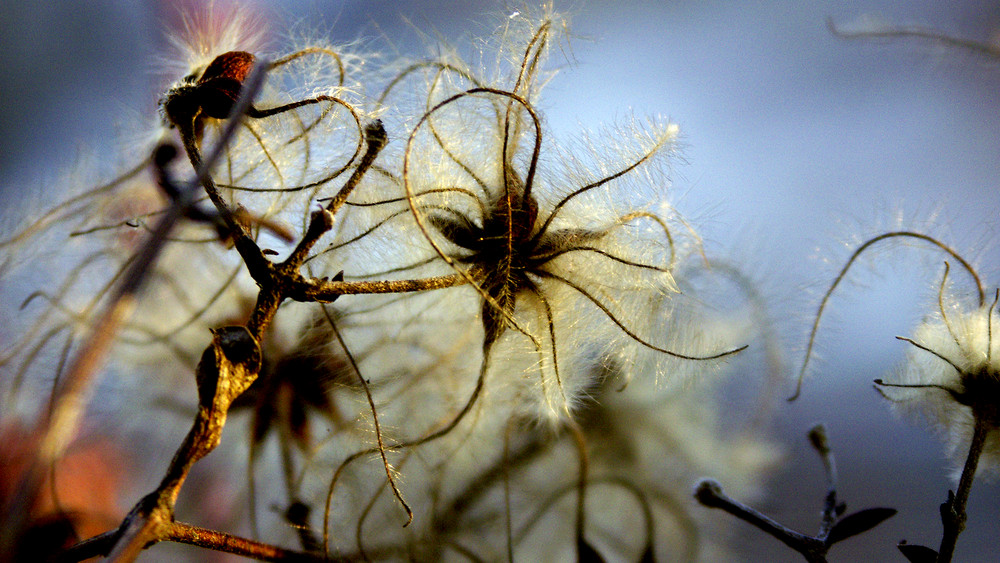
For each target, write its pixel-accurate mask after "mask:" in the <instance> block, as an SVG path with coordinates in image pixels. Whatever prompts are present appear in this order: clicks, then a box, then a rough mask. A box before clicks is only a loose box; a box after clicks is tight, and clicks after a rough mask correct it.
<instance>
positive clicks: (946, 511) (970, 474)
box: [937, 413, 990, 563]
mask: <svg viewBox="0 0 1000 563" xmlns="http://www.w3.org/2000/svg"><path fill="white" fill-rule="evenodd" d="M973 414H975V413H973ZM975 419H976V424H975V427H974V428H973V431H972V443H970V444H969V455H968V457H967V458H966V459H965V467H963V468H962V476H961V478H960V479H959V481H958V491H957V492H956V493H954V494H952V492H951V491H948V501H947V502H945V503H943V504H942V505H941V522H942V524H943V525H944V535H943V536H942V537H941V547H940V548H939V549H938V558H937V560H938V563H948V562H949V561H951V558H952V555H953V554H954V553H955V544H956V543H957V542H958V536H959V534H961V533H962V531H963V530H964V529H965V520H966V513H965V506H966V504H968V502H969V493H970V492H971V491H972V481H973V479H974V478H975V476H976V467H977V466H978V465H979V457H980V456H981V455H982V453H983V444H984V443H985V442H986V434H987V433H988V432H989V430H990V427H989V425H988V424H987V423H986V421H985V420H984V419H983V417H981V416H976V417H975Z"/></svg>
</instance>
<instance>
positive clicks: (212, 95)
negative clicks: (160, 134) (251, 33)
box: [160, 51, 257, 130]
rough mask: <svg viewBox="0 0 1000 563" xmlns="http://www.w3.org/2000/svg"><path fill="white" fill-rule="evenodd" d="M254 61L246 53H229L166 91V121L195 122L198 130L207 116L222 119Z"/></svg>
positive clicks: (164, 109)
mask: <svg viewBox="0 0 1000 563" xmlns="http://www.w3.org/2000/svg"><path fill="white" fill-rule="evenodd" d="M256 59H257V58H256V57H255V56H254V55H253V54H251V53H248V52H246V51H229V52H228V53H223V54H221V55H219V56H217V57H215V59H213V60H212V62H211V63H209V65H208V66H207V67H206V68H205V70H204V71H203V72H202V73H201V76H200V77H198V78H197V80H194V78H193V77H189V78H188V79H186V80H185V81H184V82H183V83H181V84H179V85H177V86H175V87H173V88H171V89H170V91H169V92H167V94H166V96H164V98H163V100H162V101H161V102H160V103H161V106H162V108H163V112H164V115H165V117H166V119H167V120H168V121H169V122H170V123H171V124H173V125H187V124H188V123H191V122H192V121H194V122H195V127H196V128H197V129H199V130H200V129H201V123H202V121H203V119H204V118H206V117H208V118H213V119H225V118H226V117H228V116H229V113H230V112H231V111H232V109H233V105H234V104H235V103H236V100H237V99H238V98H239V97H240V90H241V89H242V88H243V82H244V81H245V80H246V78H247V76H249V74H250V70H251V69H252V68H253V64H254V61H256Z"/></svg>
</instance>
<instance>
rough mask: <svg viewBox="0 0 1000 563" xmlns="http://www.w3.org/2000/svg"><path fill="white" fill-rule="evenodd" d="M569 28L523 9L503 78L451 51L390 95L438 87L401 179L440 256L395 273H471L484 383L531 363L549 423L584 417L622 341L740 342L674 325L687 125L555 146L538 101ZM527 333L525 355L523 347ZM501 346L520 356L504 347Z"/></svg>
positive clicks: (466, 276) (507, 28)
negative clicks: (673, 200)
mask: <svg viewBox="0 0 1000 563" xmlns="http://www.w3.org/2000/svg"><path fill="white" fill-rule="evenodd" d="M563 26H564V24H563V22H562V20H561V19H559V18H558V17H557V16H554V15H552V14H550V13H546V14H545V15H544V16H543V17H542V18H540V19H539V20H535V19H533V18H531V17H526V16H523V15H519V14H515V15H513V16H511V17H510V18H507V20H506V21H505V22H504V24H503V26H502V30H501V32H500V35H501V37H502V42H501V44H502V48H501V49H500V50H499V52H500V54H499V55H498V57H497V58H498V59H499V60H500V63H498V69H499V70H498V71H496V72H495V73H493V74H495V75H496V76H489V74H490V73H489V72H487V73H483V72H480V71H477V70H476V69H475V68H474V67H473V65H470V64H468V63H465V62H463V61H461V60H460V59H457V58H455V56H454V55H453V54H451V55H448V56H446V57H443V58H441V59H437V60H433V61H427V62H422V63H415V64H411V65H408V66H406V67H405V68H404V70H403V71H402V72H401V73H400V75H399V76H397V77H396V79H394V80H393V81H392V82H391V83H390V85H389V87H388V89H387V91H386V94H385V95H383V101H384V103H386V104H389V107H390V109H397V108H399V107H406V100H405V99H404V100H403V101H402V102H399V105H393V104H391V103H390V101H391V100H393V97H392V96H391V94H392V93H394V92H395V91H397V90H403V91H407V92H412V89H407V88H405V87H403V84H406V85H409V84H413V83H415V84H417V85H419V86H420V87H421V88H422V90H423V91H424V92H425V94H424V96H423V97H422V98H421V99H420V100H419V101H418V103H419V107H418V111H419V115H420V117H419V119H417V120H416V121H415V122H414V123H413V125H412V128H411V130H410V133H409V135H408V136H407V140H406V145H405V148H404V152H403V155H402V156H403V158H402V170H401V171H399V173H398V176H390V177H389V178H390V180H391V181H394V182H396V183H400V184H402V187H403V189H404V190H405V195H406V199H405V201H406V203H407V204H408V207H409V211H410V212H411V213H412V216H413V220H414V223H415V225H416V227H417V229H418V230H419V233H420V236H422V237H424V238H425V239H426V240H427V241H428V242H429V243H430V247H431V252H430V253H427V252H423V253H419V252H417V253H414V254H415V255H414V256H411V257H410V258H409V262H408V263H405V264H401V265H399V266H397V267H396V268H395V271H419V272H427V271H436V272H440V271H442V270H444V271H452V272H455V273H457V274H458V275H459V276H461V279H462V280H464V282H465V283H467V284H468V285H469V286H471V288H472V289H473V291H475V293H476V294H477V295H478V297H479V306H478V309H479V312H480V321H481V325H482V329H483V348H484V361H483V369H482V374H481V377H482V376H483V375H485V373H486V372H487V371H488V369H487V365H488V364H489V363H490V362H491V361H494V360H496V361H498V362H504V364H505V365H504V368H503V370H504V371H507V372H516V371H518V370H528V372H529V373H532V374H533V375H532V377H531V378H527V379H530V380H532V382H531V383H530V385H532V386H534V387H535V388H536V392H535V393H533V394H525V396H526V397H529V396H535V397H538V400H537V403H538V405H537V410H536V412H538V413H539V414H541V416H542V417H543V418H549V419H552V420H558V419H561V418H564V417H566V416H567V415H568V414H569V413H570V412H571V410H572V408H573V405H574V404H575V403H576V401H577V399H578V398H579V397H580V394H581V392H582V390H583V389H584V388H586V387H587V385H588V384H589V382H588V381H587V378H586V377H585V376H582V375H581V374H583V373H587V372H588V370H587V369H586V367H587V364H588V363H593V362H594V361H595V359H596V358H598V357H600V355H601V354H603V353H604V352H605V347H610V345H611V344H610V343H612V342H613V345H614V346H620V345H622V344H627V346H628V347H639V348H645V349H647V350H650V351H652V352H654V353H656V354H658V355H660V356H663V357H666V358H673V359H677V358H680V359H683V360H710V359H717V358H721V357H724V356H727V355H729V354H732V353H734V352H736V351H738V350H732V349H730V350H724V351H719V352H714V351H712V352H708V353H704V351H703V350H696V351H693V352H691V353H686V351H685V352H681V351H678V349H677V348H683V347H684V346H685V336H684V335H683V334H663V332H664V331H663V330H662V328H663V321H664V319H665V318H666V317H667V316H668V315H669V299H667V296H668V295H670V294H673V293H676V291H677V289H676V286H675V283H674V279H673V275H672V272H673V270H674V268H675V267H676V266H677V264H678V263H679V262H681V261H682V260H683V259H684V257H685V254H686V253H687V252H689V251H690V250H691V249H692V248H693V247H694V246H696V244H697V242H696V239H694V242H693V243H692V242H691V240H692V239H688V240H687V241H685V240H684V239H685V237H684V236H682V235H681V234H679V233H680V232H684V233H686V232H687V225H686V223H685V222H684V220H683V218H681V217H680V216H679V215H678V214H677V213H676V211H675V210H673V209H672V208H671V207H670V205H669V204H668V203H666V199H665V198H666V193H665V192H666V187H667V185H668V180H667V178H666V174H665V172H666V170H665V166H664V165H665V160H666V159H667V157H668V156H669V155H670V154H671V153H672V147H673V144H674V141H675V139H676V137H677V132H678V129H677V126H676V125H673V124H669V123H663V122H661V121H658V120H652V121H651V122H649V123H639V122H636V121H633V122H632V123H629V125H628V127H627V131H626V132H624V133H617V134H607V135H602V139H608V138H618V139H621V140H620V141H617V142H607V141H605V142H604V143H603V146H599V145H598V143H595V142H592V140H590V139H585V140H584V142H583V143H581V145H582V148H580V149H579V150H573V151H563V150H558V149H557V148H555V147H554V146H550V145H549V144H547V143H543V136H544V135H545V128H544V123H543V117H542V115H541V113H540V111H539V110H538V108H537V100H536V98H537V97H538V93H539V91H540V89H541V86H542V84H543V83H544V82H545V80H546V78H547V74H546V72H545V70H544V66H545V59H546V57H547V55H548V52H549V50H550V49H551V48H552V44H553V43H557V42H558V41H559V38H558V32H559V31H560V30H561V29H562V28H563ZM515 53H516V55H515V56H512V54H515ZM511 63H513V64H511ZM484 74H486V75H487V76H484ZM421 79H422V82H421ZM387 120H388V121H390V122H391V118H390V117H389V116H387ZM396 201H398V199H396V200H391V201H389V200H385V199H384V198H383V202H384V203H386V204H388V203H392V202H396ZM372 204H374V202H373V203H372ZM401 213H402V211H396V212H394V213H392V214H389V215H388V217H387V218H386V219H385V222H386V224H389V223H390V221H391V220H394V219H396V218H397V217H401ZM435 268H436V270H435ZM514 335H520V336H514ZM620 335H624V336H623V337H620ZM517 338H523V339H524V340H523V341H521V342H522V343H524V345H526V346H527V352H528V353H527V354H520V353H517V354H515V353H513V350H514V349H516V347H518V346H521V345H522V344H519V343H516V342H513V340H514V339H517ZM501 342H504V344H503V346H505V347H508V346H513V348H508V349H509V350H510V351H511V353H505V354H495V353H494V352H495V350H496V349H497V348H498V347H499V346H500V345H501ZM511 358H524V362H520V363H518V362H517V361H516V360H515V363H514V364H510V363H509V362H508V360H509V359H511ZM498 369H499V368H498ZM660 371H662V370H660Z"/></svg>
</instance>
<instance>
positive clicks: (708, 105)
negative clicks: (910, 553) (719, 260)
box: [0, 0, 1000, 561]
mask: <svg viewBox="0 0 1000 563" xmlns="http://www.w3.org/2000/svg"><path fill="white" fill-rule="evenodd" d="M246 4H247V5H248V6H250V9H251V10H252V11H254V12H257V13H258V14H260V16H261V17H262V18H264V19H265V20H268V21H273V22H275V25H274V26H273V27H274V28H275V29H281V28H282V27H283V26H287V25H288V24H295V23H300V24H302V23H304V24H305V25H307V26H308V27H315V28H318V29H321V30H325V31H326V32H327V33H330V34H331V35H332V36H333V37H334V38H335V41H336V40H343V41H350V40H353V39H357V38H375V39H374V40H372V42H371V43H370V44H371V45H380V44H381V45H385V44H388V43H390V42H391V43H392V44H393V45H394V48H395V49H398V50H399V52H400V53H404V54H422V53H424V49H425V47H424V45H422V44H421V43H420V42H419V41H418V40H417V39H416V37H415V34H414V32H413V29H414V28H419V29H421V30H424V31H431V32H434V33H437V34H440V35H441V36H442V37H445V38H451V39H455V40H458V38H461V37H463V36H466V35H469V34H473V35H474V34H477V33H481V32H483V31H485V30H487V29H488V28H487V27H486V26H485V25H484V21H487V20H486V19H485V18H484V17H483V15H484V14H491V15H495V14H497V13H504V12H513V11H515V10H516V9H518V5H517V4H511V3H505V2H499V1H485V0H477V1H457V0H448V1H440V2H394V1H386V0H383V1H372V0H366V1H363V2H361V1H342V0H341V1H337V0H325V1H319V0H317V1H301V2H291V1H287V2H273V1H272V2H267V3H266V5H265V3H264V2H259V3H254V2H246ZM181 5H187V6H197V5H198V3H197V2H193V1H188V2H155V1H152V0H146V1H136V2H132V1H127V2H126V1H124V0H117V1H114V0H87V1H82V0H80V1H54V0H49V1H38V2H15V1H5V2H0V206H2V209H3V213H7V212H9V211H10V210H12V209H16V208H17V206H18V203H19V201H21V200H23V198H24V197H25V196H26V195H31V194H38V193H42V194H44V196H43V197H53V198H57V197H58V193H59V186H58V184H56V183H55V182H56V181H57V178H59V177H60V174H61V173H63V172H64V171H65V170H66V169H67V168H70V167H72V166H73V164H74V162H75V161H76V160H77V159H79V158H80V155H81V154H86V155H92V154H101V153H102V152H103V151H111V150H112V148H113V147H116V146H117V144H118V142H119V140H120V139H121V138H122V137H123V134H124V135H125V136H127V131H126V132H124V133H123V130H122V129H123V128H125V127H127V126H128V125H129V124H130V123H134V122H136V121H138V120H141V119H144V118H142V117H141V116H149V115H151V114H152V112H155V108H156V100H157V99H158V96H159V89H160V88H161V87H162V85H163V74H162V71H161V70H160V68H159V66H158V63H157V59H158V57H162V53H164V49H165V46H166V40H165V35H164V30H165V29H166V28H167V27H169V26H170V25H175V24H176V22H177V21H178V17H177V13H178V7H179V6H181ZM557 8H558V9H560V10H566V11H569V12H570V13H571V15H572V17H571V21H572V24H573V25H572V30H573V32H574V33H575V34H576V36H577V37H575V38H574V39H573V40H572V41H571V42H570V47H571V50H570V51H568V52H567V53H566V54H567V58H565V59H558V58H554V59H553V60H554V62H557V63H559V64H562V65H563V66H564V67H565V68H564V69H563V70H562V71H561V73H560V75H559V76H557V78H556V79H555V80H554V81H553V82H552V83H551V86H549V87H548V89H547V90H546V93H545V95H544V96H543V103H544V106H543V109H544V111H545V112H546V116H547V120H548V125H549V126H550V128H551V129H552V130H553V131H554V134H555V136H556V137H557V138H560V139H569V138H571V137H572V135H573V134H574V133H575V132H577V131H581V130H587V129H589V130H593V129H596V128H598V127H599V126H601V125H602V124H604V125H606V124H608V123H613V122H615V121H620V120H624V119H626V118H628V117H629V116H630V115H633V114H634V115H637V116H644V115H664V116H668V117H670V118H672V119H673V120H674V121H676V122H677V123H678V124H679V125H680V127H681V130H682V132H683V138H684V150H683V153H682V155H683V162H678V163H677V167H676V170H675V190H676V191H675V199H676V204H677V206H678V207H679V208H680V209H681V210H682V211H683V212H685V213H686V214H687V215H688V216H689V217H691V218H692V219H693V221H694V222H695V223H696V224H697V225H698V226H699V228H700V231H701V233H702V234H703V236H704V237H705V239H706V243H707V245H708V247H709V249H710V250H711V251H712V252H714V253H715V254H716V255H721V256H725V257H727V259H729V260H731V261H733V262H734V263H736V264H739V265H740V266H741V267H743V268H744V269H745V270H746V271H747V272H748V273H750V274H751V275H753V276H755V277H757V278H758V279H759V280H760V283H761V287H762V290H763V291H764V292H765V294H766V295H767V296H768V298H769V303H770V305H771V306H772V312H771V314H772V317H773V318H774V319H775V321H776V328H775V330H776V331H777V333H778V335H779V336H780V337H781V339H782V342H783V343H784V344H785V346H786V348H787V354H786V362H787V364H788V365H787V367H788V372H789V375H790V376H791V375H794V374H795V372H796V368H797V366H798V364H799V363H800V362H801V358H802V348H803V344H804V339H805V335H806V333H807V331H808V329H809V324H810V322H811V319H810V315H811V314H812V313H813V312H814V311H815V308H816V306H817V304H818V303H819V298H820V295H821V292H822V291H823V290H824V289H825V288H826V286H827V285H828V284H829V283H830V282H831V281H832V279H833V276H834V275H835V274H836V271H837V270H838V269H839V267H840V265H841V264H842V263H843V262H844V261H845V260H846V258H847V256H848V255H849V253H850V248H849V246H851V245H853V244H856V242H857V241H858V240H859V239H860V238H861V237H864V236H865V235H866V234H874V233H877V232H880V231H882V230H886V229H889V228H894V227H896V226H903V227H911V228H920V229H924V230H927V231H929V232H932V233H934V234H937V235H940V236H942V237H943V238H945V239H946V240H947V241H948V242H949V243H950V244H953V245H954V246H955V247H956V248H958V249H959V250H961V251H962V252H964V253H966V254H967V256H968V257H970V258H971V259H973V260H974V262H975V263H976V265H977V266H979V267H980V271H981V273H983V274H984V281H985V283H986V284H987V285H988V286H995V285H996V284H998V283H1000V277H998V275H997V273H998V265H1000V246H998V242H1000V238H998V236H997V235H998V232H997V231H998V227H1000V223H998V212H1000V197H998V191H997V188H998V186H1000V158H997V157H998V148H1000V112H998V109H1000V60H997V59H990V58H988V57H985V56H982V55H977V54H973V53H970V52H966V51H962V50H959V49H955V48H949V47H945V46H943V45H941V44H937V43H933V42H930V41H921V40H914V39H895V40H887V39H881V40H845V39H843V38H838V37H836V36H834V35H833V34H832V33H831V32H830V30H829V29H828V27H827V21H828V20H831V21H833V22H834V23H835V24H836V25H838V26H841V27H843V28H852V29H857V28H859V27H861V26H863V25H866V22H869V23H870V22H881V23H884V24H898V25H917V26H921V27H926V28H933V29H937V30H940V31H943V32H946V33H949V34H953V35H955V36H960V37H963V38H967V39H973V40H977V41H980V42H984V43H989V42H996V41H998V40H1000V5H998V4H996V3H995V2H985V1H982V2H979V1H962V2H933V1H923V2H918V1H914V2H907V3H905V4H904V3H899V2H890V1H881V2H880V1H863V2H862V1H859V2H851V3H850V4H849V5H848V3H841V2H820V1H802V2H771V3H768V2H754V3H744V2H740V3H735V2H734V3H723V2H713V3H707V2H700V1H693V0H692V1H672V2H628V3H625V2H604V1H597V0H592V1H585V0H576V1H574V2H572V3H560V4H558V5H557ZM489 21H493V20H492V19H491V20H489ZM557 57H558V56H557ZM136 116H140V117H136ZM145 119H148V118H145ZM845 243H847V244H846V245H845ZM922 255H923V256H926V258H921V256H922ZM942 262H943V257H941V256H937V255H934V254H933V253H930V252H924V253H922V254H921V253H920V252H918V251H913V250H908V249H904V248H890V249H887V250H886V251H884V252H881V253H878V254H877V255H873V259H872V260H870V261H868V263H867V264H866V265H865V266H863V267H861V268H859V269H857V270H856V271H855V272H854V273H853V274H852V275H851V276H850V279H849V283H847V284H846V285H845V286H844V287H842V288H841V289H840V290H839V292H838V293H837V294H836V295H835V296H834V298H833V299H832V300H831V303H830V315H829V316H828V317H827V318H825V319H824V322H823V324H822V325H821V329H820V333H819V337H818V347H819V348H818V349H819V352H820V356H821V357H820V358H819V361H818V362H817V363H816V364H815V365H814V366H813V369H812V370H811V372H810V376H809V378H808V379H807V381H806V384H805V388H804V393H803V396H802V398H801V399H800V400H798V401H797V402H794V403H785V402H784V401H781V400H780V398H779V400H778V401H776V402H775V407H774V418H775V421H774V425H773V426H774V434H775V436H776V437H777V438H778V439H779V440H780V441H781V442H783V443H784V444H786V446H787V448H788V463H787V464H786V466H785V467H784V469H782V470H781V471H779V472H778V473H777V474H775V476H774V478H773V480H772V482H771V484H770V486H769V490H770V491H771V497H770V499H769V500H768V501H767V502H766V503H765V504H764V505H763V506H762V508H763V509H764V510H766V511H767V512H768V513H769V514H770V515H772V516H773V517H774V518H776V519H777V520H779V521H782V522H784V523H787V524H789V525H791V526H792V527H796V528H799V529H801V530H803V531H808V532H812V531H813V530H814V529H815V527H816V525H817V523H818V515H819V510H820V508H821V500H822V495H823V493H824V484H823V475H822V471H821V467H820V464H819V462H818V460H817V459H816V457H815V455H813V453H812V452H811V450H810V449H809V448H808V446H807V444H806V441H805V437H804V436H805V432H806V431H807V429H808V428H809V427H810V426H811V424H812V423H813V422H817V421H822V422H824V423H826V425H827V428H828V430H829V434H830V437H831V441H832V444H833V446H834V448H835V451H836V454H837V461H838V465H839V470H840V485H841V486H840V492H841V498H842V499H844V500H846V501H847V502H848V504H849V507H851V508H854V509H859V508H863V507H866V506H891V507H894V508H897V509H899V511H900V514H899V515H897V516H896V517H894V518H893V519H891V520H890V521H888V522H887V523H886V524H883V525H882V526H880V527H879V528H877V529H876V530H875V531H874V532H872V533H869V534H865V535H864V536H860V537H858V538H855V539H852V540H849V541H848V542H846V543H844V544H841V545H840V546H838V547H836V548H834V550H833V551H832V552H831V560H833V561H853V560H861V559H864V560H871V561H874V560H885V561H901V560H902V557H901V556H900V555H899V554H898V553H897V552H896V551H895V549H894V548H893V547H892V546H893V545H894V544H895V543H896V542H897V541H898V540H900V539H903V538H906V539H908V540H909V541H910V542H911V543H925V544H928V545H932V546H936V545H937V542H938V541H939V539H940V522H939V519H938V516H937V507H938V504H939V503H940V502H941V501H942V500H944V496H945V491H946V490H947V489H948V487H949V486H953V485H952V484H951V481H950V480H949V478H948V474H949V464H948V462H947V460H946V459H945V457H944V452H943V448H942V446H941V443H940V441H939V440H938V439H937V438H936V437H934V436H933V435H932V434H931V433H930V432H928V431H927V429H926V427H925V426H923V425H921V424H919V422H917V423H914V421H910V420H900V419H899V418H898V417H895V416H894V415H893V414H892V413H891V412H890V411H889V409H888V408H887V406H886V404H885V402H884V401H883V400H881V399H880V398H879V397H878V396H877V394H876V393H875V392H874V391H873V390H872V386H871V380H872V379H874V378H876V377H887V376H891V373H892V370H893V369H894V367H895V366H897V365H898V364H899V363H900V362H901V361H902V359H903V356H904V354H905V352H906V345H905V344H903V343H901V342H898V341H896V340H895V339H894V338H893V337H894V336H895V335H906V334H911V333H912V329H913V327H914V326H915V323H916V322H917V321H918V320H919V318H920V317H921V315H922V314H924V313H925V312H929V311H930V310H931V309H930V307H929V305H928V303H929V299H930V298H932V297H933V286H934V285H935V284H936V283H937V282H938V281H939V278H940V274H941V271H942ZM741 377H746V378H747V379H748V380H749V379H752V378H754V377H756V375H755V374H752V373H737V374H735V376H734V381H735V383H732V384H731V387H732V388H733V389H735V390H737V391H738V389H739V381H740V378H741ZM785 387H786V388H784V389H783V390H782V392H783V393H790V392H791V390H792V387H793V384H792V383H791V382H789V384H788V385H786V386H785ZM738 395H739V394H738V392H733V393H732V394H731V396H732V401H733V402H734V404H735V403H738V402H739V401H740V397H739V396H738ZM969 512H970V520H969V528H968V530H967V531H966V532H965V534H964V535H963V536H962V537H961V538H960V540H959V546H958V553H957V557H956V559H957V560H960V561H974V560H976V561H984V560H995V559H996V558H997V557H998V555H997V554H998V553H1000V540H998V538H1000V519H998V518H997V517H996V515H997V514H998V512H1000V488H998V487H997V486H996V484H993V483H988V482H985V481H979V482H977V483H976V485H975V487H974V489H973V494H972V501H971V505H970V509H969ZM719 517H720V518H728V517H726V516H724V515H721V514H720V516H719ZM731 523H732V526H733V527H734V528H737V529H740V530H742V532H743V533H742V536H743V539H744V540H745V546H746V547H745V549H743V550H742V551H743V554H744V555H745V559H746V560H748V561H798V560H799V557H798V556H796V555H795V554H793V553H792V552H790V551H788V550H787V549H785V548H784V547H783V546H781V545H780V544H778V543H777V542H776V541H774V540H772V539H770V538H767V537H763V536H761V534H759V533H757V532H756V531H754V530H751V529H749V528H748V527H746V526H745V525H744V524H742V523H739V522H736V521H735V520H733V521H732V522H731ZM743 528H746V529H745V530H743Z"/></svg>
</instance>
